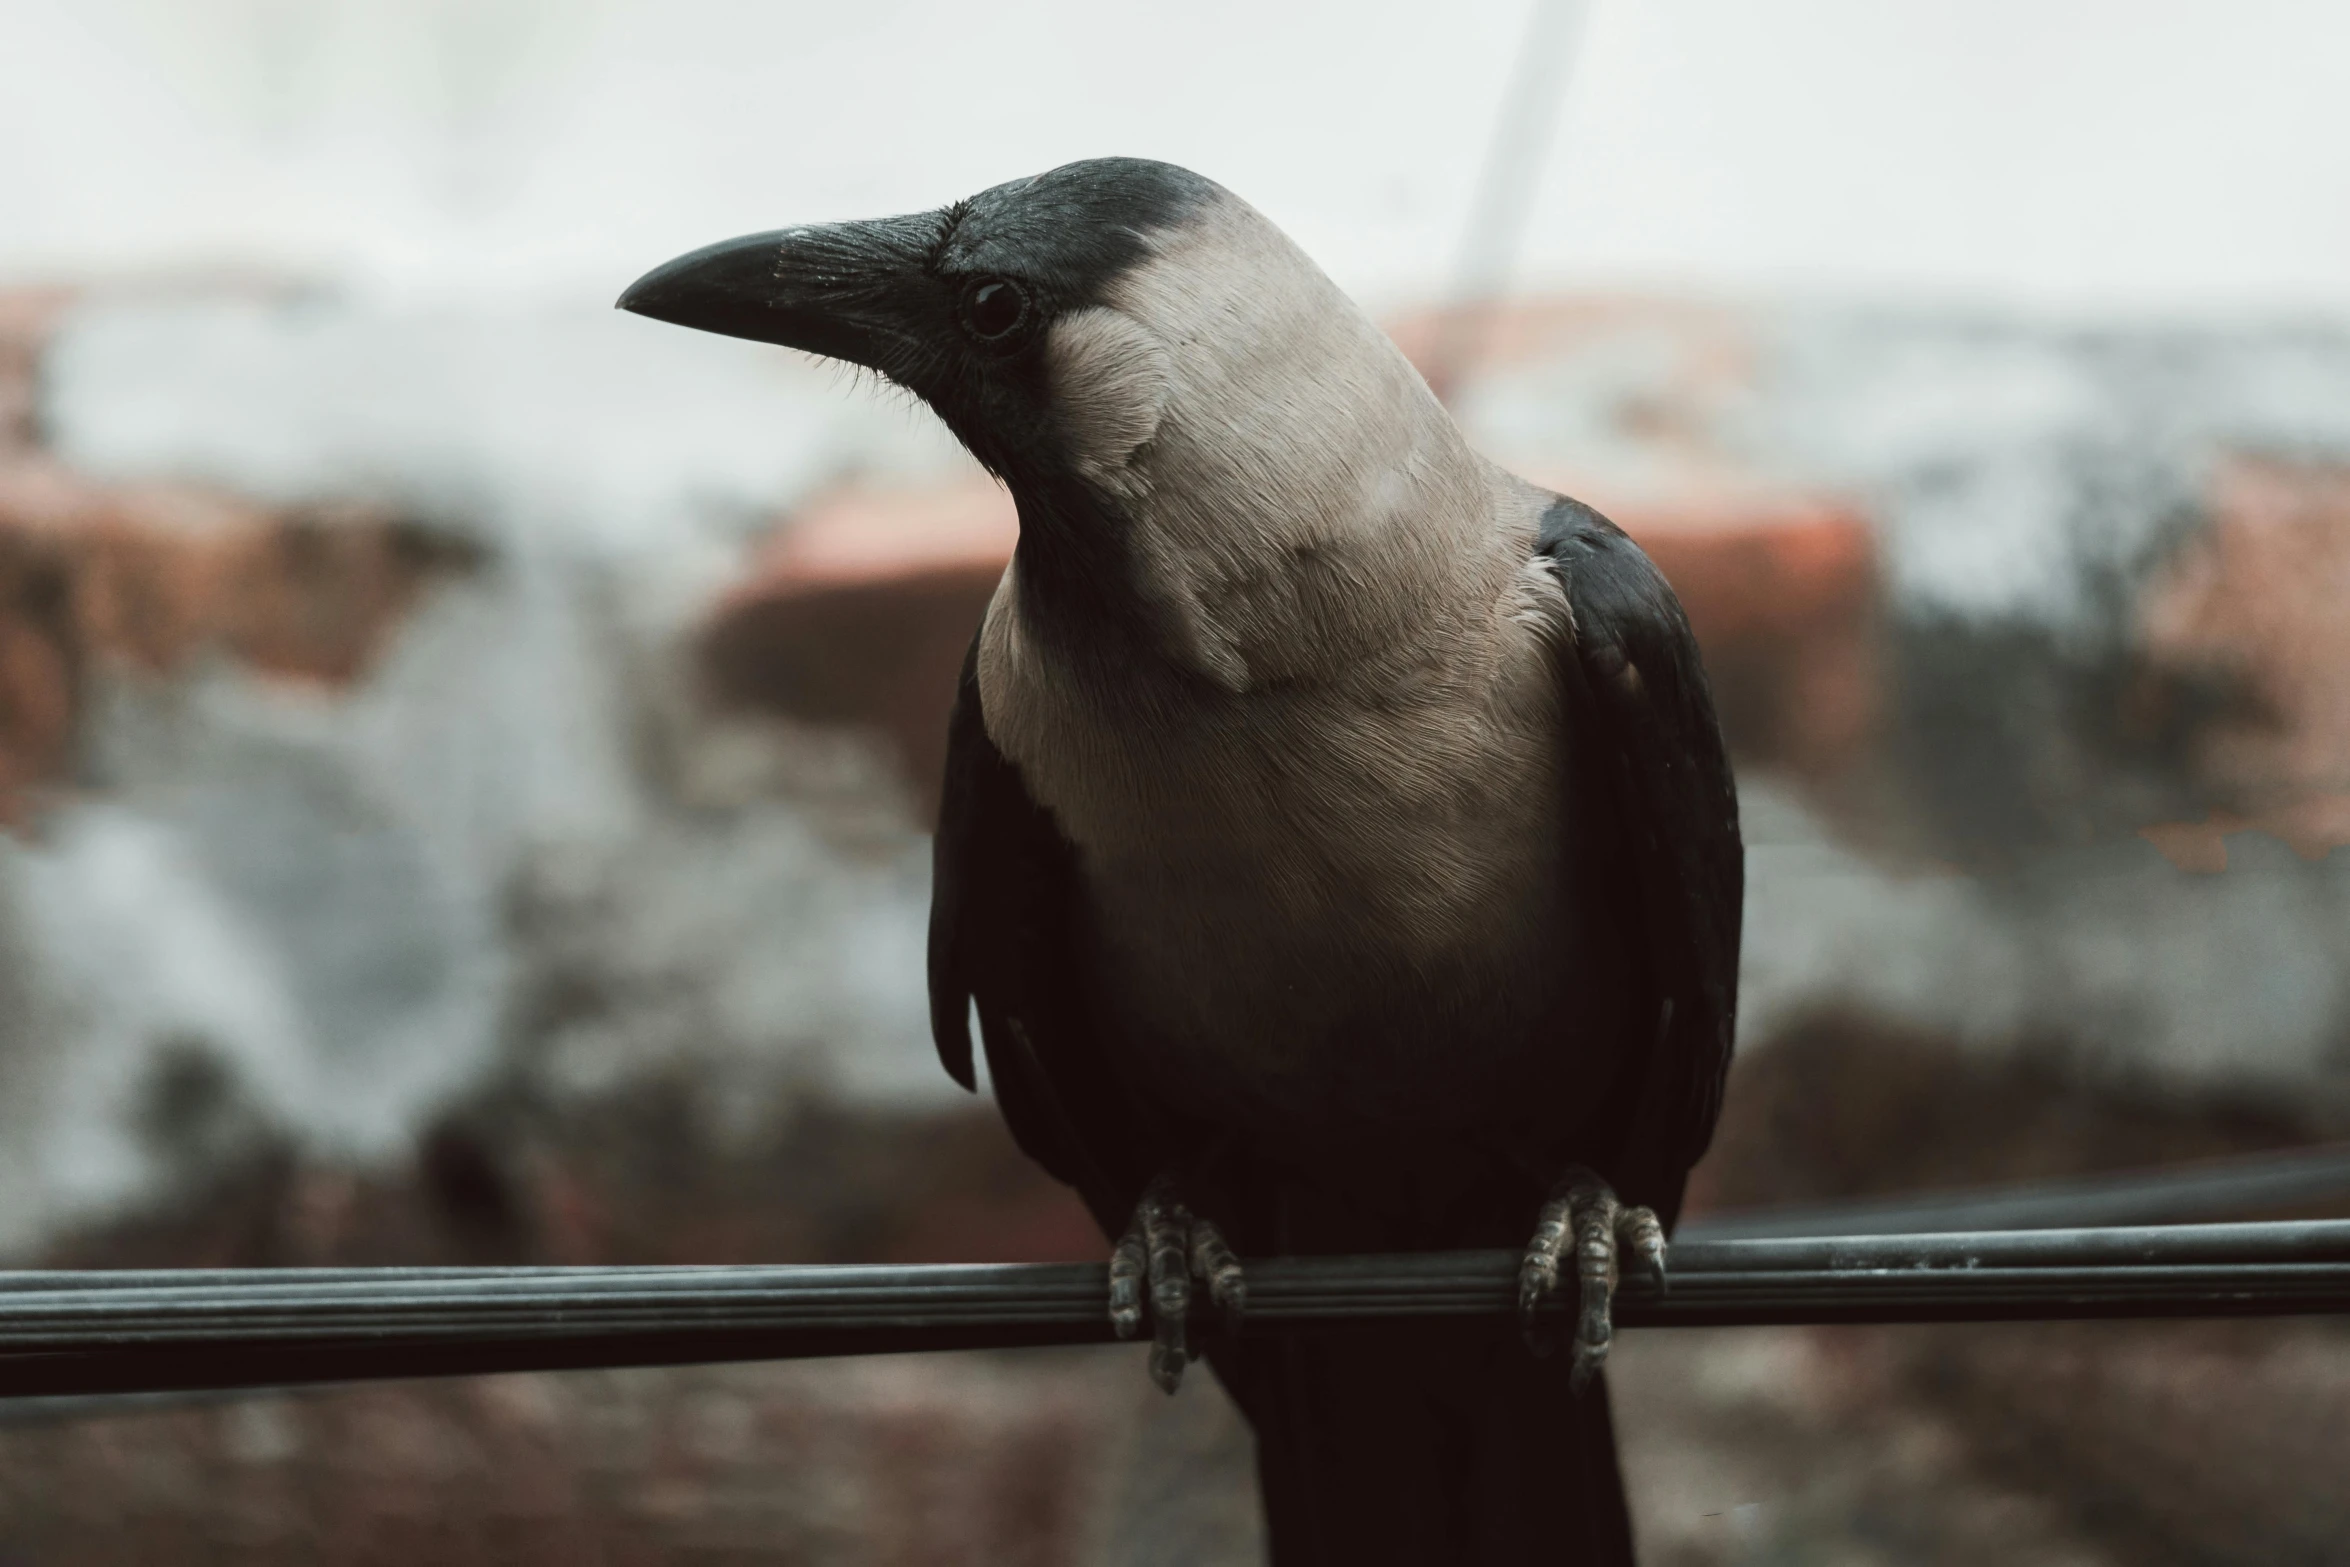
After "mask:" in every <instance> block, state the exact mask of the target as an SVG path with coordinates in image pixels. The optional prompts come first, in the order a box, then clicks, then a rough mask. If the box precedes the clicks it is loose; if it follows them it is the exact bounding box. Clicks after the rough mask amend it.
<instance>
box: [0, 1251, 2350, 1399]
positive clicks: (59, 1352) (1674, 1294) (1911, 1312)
mask: <svg viewBox="0 0 2350 1567" xmlns="http://www.w3.org/2000/svg"><path fill="white" fill-rule="evenodd" d="M1517 1266H1518V1264H1517V1258H1516V1256H1515V1254H1513V1253H1510V1252H1501V1251H1493V1252H1457V1253H1436V1254H1427V1255H1417V1256H1396V1257H1288V1258H1272V1259H1267V1260H1263V1261H1259V1262H1254V1263H1251V1264H1249V1267H1248V1287H1249V1293H1248V1300H1249V1309H1248V1314H1247V1320H1246V1323H1245V1324H1244V1331H1247V1332H1254V1333H1269V1332H1285V1331H1326V1330H1329V1329H1331V1328H1334V1327H1340V1326H1344V1325H1348V1324H1351V1325H1353V1326H1354V1327H1355V1328H1357V1329H1360V1328H1362V1327H1365V1326H1367V1325H1370V1324H1375V1323H1384V1324H1388V1325H1389V1326H1390V1327H1391V1328H1395V1329H1396V1330H1401V1329H1400V1327H1398V1326H1397V1325H1398V1324H1400V1323H1402V1322H1404V1321H1406V1320H1421V1321H1425V1320H1429V1319H1438V1318H1452V1319H1464V1318H1465V1319H1477V1318H1482V1319H1486V1320H1488V1321H1490V1322H1491V1323H1492V1324H1493V1325H1494V1327H1495V1328H1496V1329H1497V1330H1501V1331H1507V1330H1508V1329H1509V1327H1510V1325H1511V1319H1512V1312H1513V1310H1514V1302H1515V1298H1516V1286H1517ZM1671 1267H1672V1277H1671V1282H1670V1287H1669V1289H1667V1290H1665V1291H1662V1292H1660V1291H1659V1290H1658V1289H1657V1288H1656V1287H1655V1285H1654V1284H1653V1283H1651V1282H1650V1281H1649V1280H1647V1279H1646V1278H1642V1277H1634V1278H1628V1279H1626V1280H1625V1281H1624V1284H1623V1288H1622V1292H1621V1294H1620V1296H1619V1299H1618V1307H1617V1317H1618V1320H1619V1322H1621V1323H1622V1324H1623V1325H1625V1326H1627V1327H1639V1326H1659V1327H1671V1326H1727V1325H1734V1324H1754V1323H1790V1322H1920V1321H2013V1320H2024V1319H2037V1318H2055V1317H2144V1316H2236V1315H2286V1314H2309V1313H2334V1312H2350V1221H2338V1220H2329V1221H2312V1222H2303V1223H2282V1224H2228V1225H2188V1226H2173V1227H2162V1228H2144V1229H2093V1230H2050V1231H2025V1232H1996V1233H1974V1234H1944V1235H1899V1236H1830V1237H1817V1238H1790V1239H1776V1240H1747V1241H1739V1240H1728V1241H1724V1240H1688V1241H1682V1242H1677V1243H1676V1244H1675V1245H1674V1247H1673V1250H1672V1255H1671ZM1107 1307H1108V1295H1107V1286H1106V1282H1105V1278H1104V1271H1103V1269H1102V1268H1101V1267H1100V1266H1099V1265H1098V1264H1076V1263H1048V1264H1005V1265H982V1266H948V1267H857V1268H812V1267H749V1268H476V1269H465V1268H450V1269H429V1268H406V1269H380V1270H379V1269H312V1270H288V1271H283V1272H278V1271H265V1270H256V1271H253V1272H222V1271H207V1272H199V1273H174V1272H169V1271H143V1272H136V1273H129V1272H126V1273H10V1274H0V1395H6V1396H30V1395H38V1396H51V1397H54V1396H60V1395H70V1394H89V1393H101V1392H121V1391H137V1392H158V1391H163V1390H167V1389H181V1388H227V1387H240V1386H262V1385H266V1386H272V1387H282V1386H290V1385H297V1384H303V1383H313V1382H326V1381H337V1382H339V1381H355V1380H362V1379H369V1378H378V1377H406V1376H440V1375H456V1374H471V1373H482V1372H493V1371H523V1370H548V1369H563V1368H573V1367H588V1366H625V1365H669V1364H683V1363H690V1362H709V1361H722V1360H767V1359H781V1358H796V1357H806V1356H822V1355H841V1354H873V1353H883V1352H891V1351H907V1350H960V1349H981V1348H1002V1347H1014V1346H1024V1345H1038V1344H1085V1343H1099V1342H1103V1341H1106V1340H1107V1339H1108V1338H1109V1336H1110V1334H1109V1328H1108V1322H1107Z"/></svg>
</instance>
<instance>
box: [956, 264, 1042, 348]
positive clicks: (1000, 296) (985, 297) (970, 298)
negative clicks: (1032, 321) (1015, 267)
mask: <svg viewBox="0 0 2350 1567" xmlns="http://www.w3.org/2000/svg"><path fill="white" fill-rule="evenodd" d="M1027 319H1028V295H1027V294H1026V293H1025V292H1023V291H1022V290H1021V287H1020V285H1019V284H1017V283H1015V282H1013V281H1012V280H1011V279H1010V278H1000V277H983V278H979V279H977V280H976V281H974V282H973V283H972V284H971V286H970V287H969V288H967V289H965V290H964V291H963V320H964V321H965V323H967V324H968V325H969V326H970V328H971V335H972V336H974V337H977V338H980V339H982V340H983V341H987V342H1000V341H1002V340H1003V339H1004V338H1007V337H1009V336H1011V335H1012V333H1013V332H1014V331H1016V330H1018V328H1019V326H1020V324H1021V323H1022V322H1023V321H1026V320H1027Z"/></svg>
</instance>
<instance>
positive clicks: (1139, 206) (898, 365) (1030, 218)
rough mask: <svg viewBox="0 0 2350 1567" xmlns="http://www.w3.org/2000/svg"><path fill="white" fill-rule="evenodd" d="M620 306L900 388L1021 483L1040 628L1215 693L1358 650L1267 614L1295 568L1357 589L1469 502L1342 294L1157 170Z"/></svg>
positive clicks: (689, 269) (695, 257)
mask: <svg viewBox="0 0 2350 1567" xmlns="http://www.w3.org/2000/svg"><path fill="white" fill-rule="evenodd" d="M620 304H621V306H622V308H624V309H627V310H633V311H636V312H637V313H639V314H641V315H648V316H652V317H655V318H657V319H659V320H663V321H674V322H677V323H679V324H681V325H684V326H692V327H699V328H701V329H703V330H705V331H711V332H724V333H727V334H729V335H731V336H734V337H748V338H756V339H759V340H761V341H763V342H770V343H783V344H788V345H790V346H792V347H795V348H802V349H806V350H809V351H811V352H814V353H819V354H825V355H829V356H831V357H833V358H836V359H845V360H849V361H851V362H853V363H856V364H860V365H864V366H867V367H869V368H871V369H873V370H877V371H879V372H880V373H881V374H882V375H884V376H886V377H888V378H889V379H890V380H892V381H894V382H896V383H898V384H899V385H901V386H904V387H906V388H908V389H909V390H911V391H913V392H914V393H916V394H917V395H918V396H920V397H921V398H922V399H923V400H924V401H925V402H927V403H929V404H930V406H931V407H932V408H933V409H934V410H935V411H936V412H937V413H938V415H939V416H940V417H941V418H942V419H944V420H945V421H946V424H947V427H948V428H949V429H951V430H952V431H954V433H955V435H956V436H957V437H958V438H959V439H960V440H961V441H962V442H963V444H964V445H965V446H966V447H968V448H969V449H970V451H971V453H972V455H973V456H975V457H977V458H978V459H979V460H980V461H981V462H982V463H984V464H986V465H987V467H988V468H990V469H991V470H993V471H994V472H995V473H996V474H998V475H1000V476H1001V477H1002V478H1003V479H1004V480H1005V481H1006V483H1007V484H1008V485H1009V486H1010V487H1011V490H1012V493H1013V496H1014V498H1015V499H1016V500H1017V501H1018V503H1019V508H1020V550H1019V554H1018V557H1017V572H1018V581H1019V601H1020V605H1021V608H1022V612H1023V615H1024V616H1025V617H1026V618H1027V619H1028V620H1031V621H1034V622H1036V623H1039V624H1042V623H1044V622H1047V621H1050V622H1055V623H1057V624H1059V625H1061V626H1063V627H1065V628H1070V630H1071V635H1072V636H1073V637H1076V638H1077V639H1079V640H1084V639H1093V640H1096V641H1099V640H1101V639H1102V637H1104V636H1105V635H1106V634H1107V631H1108V630H1109V629H1118V628H1123V630H1124V631H1126V632H1128V633H1131V635H1130V636H1128V637H1127V638H1126V641H1125V643H1124V644H1122V645H1124V646H1128V647H1133V646H1138V645H1141V644H1142V643H1147V644H1149V645H1150V646H1152V647H1155V648H1157V649H1158V650H1159V651H1161V652H1163V653H1166V654H1167V656H1169V657H1171V658H1174V659H1176V660H1177V661H1178V662H1180V663H1182V664H1184V665H1186V666H1188V667H1190V668H1192V669H1195V670H1201V671H1205V672H1207V673H1208V674H1209V675H1210V676H1211V678H1214V679H1217V680H1221V681H1225V682H1226V683H1241V682H1244V681H1245V680H1247V679H1249V678H1254V675H1252V674H1251V673H1249V672H1250V671H1254V672H1256V673H1258V674H1261V673H1263V672H1264V671H1266V670H1279V669H1286V668H1290V667H1292V666H1293V665H1294V664H1295V663H1296V659H1295V658H1292V657H1290V656H1289V654H1286V653H1280V654H1276V653H1269V652H1267V651H1265V650H1266V648H1267V647H1268V646H1269V645H1270V643H1272V642H1274V641H1281V640H1284V639H1286V640H1287V641H1288V642H1292V643H1295V642H1298V641H1300V639H1301V638H1308V637H1309V634H1310V637H1313V638H1319V644H1318V645H1323V646H1327V647H1343V646H1347V645H1350V644H1349V643H1348V642H1347V640H1346V638H1345V637H1343V636H1341V635H1339V634H1338V633H1336V632H1333V631H1331V630H1330V628H1329V626H1328V625H1326V624H1323V623H1322V621H1327V619H1328V616H1324V617H1322V621H1317V622H1315V623H1314V624H1313V625H1310V626H1307V627H1306V629H1305V630H1303V631H1301V630H1299V629H1298V627H1299V625H1300V624H1301V623H1300V622H1299V620H1298V617H1297V616H1296V615H1294V614H1290V615H1288V617H1287V619H1286V620H1284V619H1283V618H1282V613H1281V606H1283V605H1288V606H1291V607H1292V608H1294V606H1295V605H1296V604H1297V603H1298V602H1299V598H1298V594H1299V593H1300V592H1301V591H1305V592H1308V596H1309V597H1310V596H1313V594H1316V593H1320V589H1318V588H1317V589H1311V590H1310V591H1309V590H1308V589H1301V588H1300V587H1299V585H1298V580H1297V579H1298V576H1299V573H1301V572H1304V573H1306V574H1307V575H1309V576H1312V577H1314V578H1315V580H1316V581H1323V580H1324V579H1327V583H1342V582H1348V581H1353V580H1355V579H1356V577H1358V576H1359V575H1360V573H1359V572H1358V571H1357V570H1356V567H1355V565H1354V564H1350V562H1355V561H1360V560H1369V559H1373V558H1379V559H1399V558H1403V556H1404V555H1407V554H1408V553H1409V551H1410V550H1411V549H1412V548H1416V547H1417V546H1415V545H1414V544H1413V543H1412V539H1413V538H1414V537H1418V536H1420V535H1425V534H1426V532H1427V529H1426V528H1425V527H1424V526H1423V525H1422V524H1421V523H1420V522H1419V521H1417V520H1416V519H1424V518H1425V517H1427V516H1430V515H1451V514H1454V513H1462V514H1465V513H1463V510H1462V509H1463V507H1464V506H1468V505H1471V504H1472V502H1471V501H1464V500H1462V499H1461V496H1462V495H1464V494H1468V493H1469V492H1472V491H1476V492H1477V493H1482V492H1481V491H1478V490H1477V487H1478V486H1479V485H1481V484H1482V483H1483V482H1484V481H1483V479H1482V478H1481V477H1479V475H1480V473H1481V470H1480V469H1478V468H1477V466H1476V459H1474V458H1473V456H1472V455H1471V454H1469V453H1468V451H1467V448H1466V447H1465V446H1464V445H1463V444H1462V442H1461V441H1460V438H1459V433H1458V431H1456V430H1455V429H1454V428H1453V425H1452V422H1451V420H1450V419H1449V418H1447V417H1446V416H1445V414H1444V411H1443V409H1442V408H1441V407H1440V406H1439V405H1438V404H1437V402H1436V401H1435V399H1434V398H1433V397H1432V396H1431V395H1430V394H1429V391H1428V388H1427V386H1426V384H1425V383H1424V382H1422V381H1421V379H1420V377H1419V375H1418V374H1417V373H1416V372H1415V371H1414V370H1413V369H1412V367H1411V365H1410V363H1409V362H1407V361H1406V360H1405V359H1404V357H1403V355H1402V354H1401V353H1399V352H1398V351H1397V350H1396V347H1395V345H1394V344H1393V343H1391V342H1389V341H1388V339H1387V338H1386V336H1385V335H1384V334H1382V333H1381V332H1380V331H1379V329H1378V328H1377V327H1376V326H1375V325H1373V324H1372V322H1371V321H1370V319H1369V318H1368V317H1367V316H1365V315H1364V314H1363V313H1362V311H1361V310H1359V309H1357V308H1356V307H1355V305H1354V303H1353V301H1351V300H1349V299H1348V298H1347V297H1346V296H1345V295H1344V294H1343V293H1341V292H1340V291H1339V290H1338V288H1337V286H1336V285H1335V284H1333V283H1332V282H1331V281H1330V279H1329V278H1328V277H1327V276H1325V275H1324V274H1323V272H1322V270H1321V268H1319V267H1317V266H1315V265H1314V263H1313V261H1312V260H1311V259H1309V258H1308V257H1307V256H1306V254H1305V253H1304V252H1303V251H1302V250H1300V249H1299V248H1298V247H1297V246H1296V245H1294V244H1292V243H1291V242H1290V240H1289V239H1288V237H1287V236H1286V235H1284V234H1283V233H1282V232H1281V231H1280V230H1279V229H1278V228H1276V227H1275V226H1274V225H1273V224H1272V223H1271V222H1269V221H1268V220H1267V219H1266V218H1265V217H1264V216H1263V215H1262V214H1260V213H1258V212H1257V211H1256V209H1254V208H1253V207H1251V206H1249V205H1248V204H1247V203H1246V202H1244V201H1242V200H1240V199H1239V198H1238V197H1236V196H1234V195H1232V194H1231V193H1230V192H1229V191H1226V190H1225V189H1224V188H1223V187H1221V186H1219V185H1216V184H1213V183H1211V182H1210V181H1208V180H1205V179H1202V178H1201V177H1199V176H1198V175H1196V174H1192V173H1190V172H1188V171H1186V170H1183V169H1178V168H1175V167H1172V166H1170V165H1168V164H1164V163H1150V162H1146V161H1144V160H1141V159H1136V158H1101V159H1095V160H1093V161H1090V162H1085V163H1072V164H1068V165H1066V166H1064V167H1062V168H1058V169H1055V170H1053V171H1052V172H1051V173H1049V174H1040V175H1038V176H1036V177H1035V178H1033V179H1027V180H1017V181H1014V182H1013V183H1011V184H1008V185H999V186H997V187H996V188H995V189H993V190H990V191H986V192H983V193H982V194H980V195H978V196H975V197H973V198H972V199H971V200H969V201H965V202H958V203H956V204H955V205H954V206H951V207H947V208H945V209H943V210H941V211H937V212H923V213H915V214H912V215H910V216H906V217H897V218H880V219H876V220H873V221H869V222H863V223H835V224H827V225H824V226H821V227H810V228H797V229H784V230H780V231H778V232H775V233H769V234H754V235H750V236H748V237H746V238H743V239H735V240H728V241H726V242H725V243H723V244H718V245H712V246H710V247H709V248H708V249H706V250H698V251H695V252H694V253H693V254H692V255H688V256H681V257H679V258H678V259H677V260H675V261H672V262H670V263H669V264H668V265H667V266H664V267H660V268H657V269H656V270H654V271H652V272H649V273H647V274H646V275H645V276H644V277H642V278H640V279H638V280H637V282H636V283H635V284H633V285H631V287H630V288H629V290H628V292H627V293H626V294H624V295H622V296H621V299H620ZM1448 486H1449V487H1450V488H1449V490H1448V489H1447V487H1448ZM1439 492H1444V493H1439ZM1453 492H1459V493H1453ZM1447 495H1450V496H1451V498H1450V499H1449V500H1448V499H1447ZM1447 508H1449V511H1448V509H1447ZM1414 529H1418V534H1415V533H1414V532H1413V530H1414ZM1322 596H1323V597H1325V598H1328V597H1331V595H1328V594H1323V595H1322ZM1112 623H1115V624H1114V625H1113V624H1112ZM1137 639H1139V641H1138V640H1137ZM1293 651H1294V650H1293Z"/></svg>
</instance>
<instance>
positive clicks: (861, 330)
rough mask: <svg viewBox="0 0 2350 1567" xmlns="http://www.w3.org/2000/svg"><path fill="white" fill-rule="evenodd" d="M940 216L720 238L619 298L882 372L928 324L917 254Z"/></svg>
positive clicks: (682, 320) (649, 311)
mask: <svg viewBox="0 0 2350 1567" xmlns="http://www.w3.org/2000/svg"><path fill="white" fill-rule="evenodd" d="M939 222H940V220H939V216H938V214H935V213H922V214H917V215H914V216H911V217H903V218H882V219H878V220H875V221H872V222H866V223H829V224H823V225H817V226H811V227H807V228H796V229H778V230H775V231H773V232H771V233H766V234H745V235H743V236H742V237H741V238H740V239H728V240H721V241H719V242H718V243H717V244H715V245H705V246H703V247H702V248H701V249H700V250H696V251H692V252H690V253H688V254H686V255H683V256H679V257H678V258H677V259H676V260H675V261H670V262H665V263H663V264H662V265H660V266H657V267H655V268H654V269H653V270H652V271H650V272H648V273H646V274H645V275H644V276H643V277H641V278H638V279H637V280H636V281H635V282H634V283H631V284H629V285H628V291H627V292H626V293H624V294H622V295H621V296H620V301H619V305H620V308H621V309H623V310H629V311H634V312H635V313H636V314H638V315H640V316H651V317H652V318H653V319H654V320H656V321H668V322H673V323H675V324H676V325H678V326H690V327H693V328H695V329H697V330H699V331H703V332H719V333H723V334H725V335H726V336H728V337H747V338H751V339H753V340H754V341H757V342H761V343H781V344H783V345H784V346H785V347H787V348H799V349H805V350H807V351H808V352H809V353H813V354H823V355H825V356H826V357H828V358H832V359H845V360H848V361H849V362H851V363H852V364H860V365H864V366H866V367H868V368H870V369H874V370H879V371H881V372H883V373H884V374H890V373H892V372H893V371H895V370H896V369H898V368H899V366H900V365H901V364H902V363H903V361H904V359H905V356H906V355H907V353H908V352H909V351H910V350H913V349H915V348H916V347H917V346H918V344H919V341H920V338H921V336H922V335H923V333H924V331H925V329H926V327H927V326H928V323H927V322H926V321H925V320H924V319H923V318H924V317H925V315H926V314H928V313H929V308H930V307H931V306H932V303H933V302H932V301H931V300H930V298H929V296H930V295H931V294H932V293H933V292H934V289H933V288H931V287H930V286H928V285H929V281H930V280H929V278H928V276H927V273H926V271H925V268H924V265H923V262H924V259H925V258H926V257H927V255H928V254H929V251H930V248H931V246H932V245H933V244H934V243H935V242H936V240H937V238H938V234H939Z"/></svg>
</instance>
